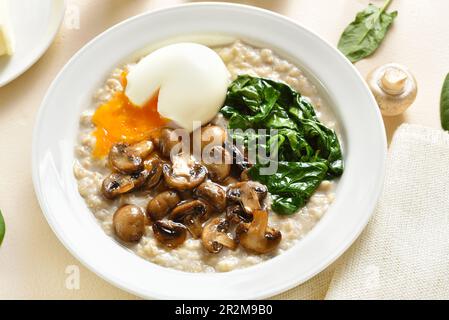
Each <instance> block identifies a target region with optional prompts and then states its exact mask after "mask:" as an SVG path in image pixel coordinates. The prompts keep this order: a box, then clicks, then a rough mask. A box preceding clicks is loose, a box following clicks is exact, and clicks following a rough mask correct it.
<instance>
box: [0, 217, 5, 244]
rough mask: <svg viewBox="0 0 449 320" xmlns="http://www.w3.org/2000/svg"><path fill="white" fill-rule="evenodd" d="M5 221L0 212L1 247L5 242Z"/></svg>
mask: <svg viewBox="0 0 449 320" xmlns="http://www.w3.org/2000/svg"><path fill="white" fill-rule="evenodd" d="M5 231H6V227H5V219H3V215H2V211H1V210H0V245H1V244H2V242H3V238H4V237H5Z"/></svg>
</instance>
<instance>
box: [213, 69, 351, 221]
mask: <svg viewBox="0 0 449 320" xmlns="http://www.w3.org/2000/svg"><path fill="white" fill-rule="evenodd" d="M221 113H222V114H223V115H224V116H225V117H226V118H227V119H228V120H229V123H228V126H229V128H230V129H234V130H233V131H232V133H233V134H232V137H233V139H234V140H235V141H236V142H238V143H241V144H243V145H245V146H246V147H247V148H248V149H251V148H253V147H254V146H255V144H252V143H251V142H254V141H257V142H258V143H257V147H259V148H262V149H265V152H266V154H267V155H268V154H270V158H271V159H273V157H276V158H277V160H278V171H277V172H276V173H275V174H273V175H262V174H261V173H260V169H261V168H263V167H265V166H267V165H268V164H269V163H268V164H267V163H266V160H267V159H264V161H262V160H261V159H257V160H258V162H257V164H256V165H255V166H254V167H253V168H252V169H251V170H250V171H249V174H250V176H251V177H252V178H253V179H255V180H258V181H260V182H262V183H264V184H266V185H267V187H268V190H269V191H270V193H271V194H272V196H273V204H272V209H273V210H274V211H275V212H277V213H279V214H292V213H295V212H297V211H298V209H299V208H301V207H303V206H304V205H305V204H306V202H307V200H308V199H309V198H310V196H311V195H312V194H313V193H314V192H315V190H316V188H317V187H318V186H319V185H320V183H321V182H322V181H323V180H324V179H332V178H335V177H339V176H340V175H341V174H342V173H343V159H342V153H341V147H340V142H339V141H338V137H337V135H336V134H335V132H334V131H333V130H331V129H329V128H327V127H326V126H324V125H323V124H322V123H321V122H320V121H319V120H318V118H317V116H316V113H315V110H314V108H313V106H312V104H311V103H310V101H309V100H308V99H307V98H305V97H302V96H301V94H300V93H299V92H297V91H295V90H293V89H292V88H291V87H290V86H288V85H286V84H284V83H280V82H276V81H273V80H269V79H264V78H257V77H252V76H249V75H242V76H239V77H238V78H237V79H236V80H235V81H233V82H232V83H231V85H230V86H229V88H228V93H227V98H226V101H225V104H224V106H223V108H222V109H221ZM235 129H241V130H235ZM248 129H254V130H248ZM257 129H266V130H267V132H265V133H260V132H258V131H257ZM272 129H275V130H276V131H275V134H272V133H271V132H270V131H269V130H272ZM262 138H263V140H262V141H265V143H260V141H261V139H262ZM271 161H272V160H271Z"/></svg>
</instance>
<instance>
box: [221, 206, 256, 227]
mask: <svg viewBox="0 0 449 320" xmlns="http://www.w3.org/2000/svg"><path fill="white" fill-rule="evenodd" d="M226 219H227V220H228V221H229V222H232V223H235V224H238V223H240V222H242V221H243V222H251V221H252V220H253V216H252V214H248V213H247V212H246V211H245V210H244V209H243V208H242V206H241V205H240V204H233V205H230V206H229V207H227V208H226Z"/></svg>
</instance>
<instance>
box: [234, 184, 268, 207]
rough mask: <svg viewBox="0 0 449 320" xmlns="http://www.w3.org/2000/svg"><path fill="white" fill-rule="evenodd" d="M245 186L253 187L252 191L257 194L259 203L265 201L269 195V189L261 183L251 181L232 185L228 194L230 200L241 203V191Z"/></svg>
mask: <svg viewBox="0 0 449 320" xmlns="http://www.w3.org/2000/svg"><path fill="white" fill-rule="evenodd" d="M245 185H248V186H249V187H251V189H253V190H254V191H255V192H256V194H257V197H258V198H259V201H263V200H264V199H265V198H266V196H267V194H268V189H267V187H266V186H265V185H263V184H261V183H260V182H257V181H252V180H250V181H241V182H237V183H235V184H232V185H230V186H229V189H228V192H227V193H226V195H227V197H228V199H229V200H231V201H234V202H239V201H240V197H241V189H242V187H243V186H245Z"/></svg>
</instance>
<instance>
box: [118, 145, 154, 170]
mask: <svg viewBox="0 0 449 320" xmlns="http://www.w3.org/2000/svg"><path fill="white" fill-rule="evenodd" d="M153 149H154V144H153V142H152V141H151V140H144V141H141V142H138V143H135V144H133V145H128V144H126V143H117V144H115V145H113V146H112V148H111V150H110V151H109V163H110V165H111V167H112V168H114V169H115V170H117V171H119V172H122V173H133V172H136V171H140V170H142V169H143V160H142V159H144V158H146V157H147V156H148V155H149V154H150V153H151V152H152V151H153Z"/></svg>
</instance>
